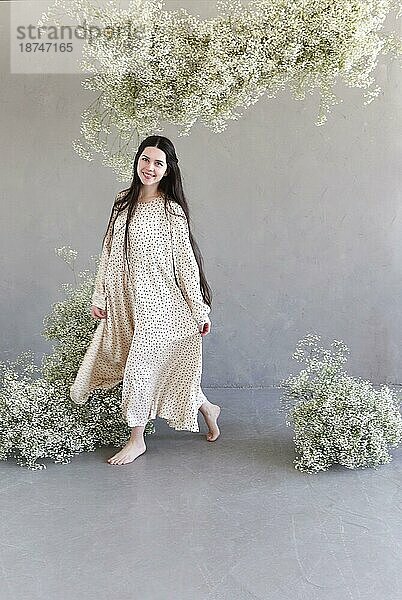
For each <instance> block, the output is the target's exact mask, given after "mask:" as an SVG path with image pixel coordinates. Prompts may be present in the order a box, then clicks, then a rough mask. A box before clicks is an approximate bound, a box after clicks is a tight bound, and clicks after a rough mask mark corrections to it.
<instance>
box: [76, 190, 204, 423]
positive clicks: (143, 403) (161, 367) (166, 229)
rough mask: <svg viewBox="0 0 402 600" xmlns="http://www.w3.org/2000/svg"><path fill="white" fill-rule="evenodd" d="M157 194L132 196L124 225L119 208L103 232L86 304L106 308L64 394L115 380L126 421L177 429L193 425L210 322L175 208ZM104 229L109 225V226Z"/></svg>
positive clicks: (82, 397) (80, 395)
mask: <svg viewBox="0 0 402 600" xmlns="http://www.w3.org/2000/svg"><path fill="white" fill-rule="evenodd" d="M170 211H171V212H173V213H174V214H169V207H168V211H167V214H166V212H165V206H164V199H163V198H161V197H158V198H155V199H153V200H150V201H146V202H139V203H138V206H137V209H136V211H135V212H134V215H133V216H132V219H131V221H130V224H129V246H128V256H129V263H130V273H129V272H128V269H127V265H126V262H125V260H124V250H123V245H124V231H125V224H126V216H127V212H126V211H124V212H123V213H121V214H120V215H118V217H117V218H116V221H115V225H114V231H113V236H112V234H111V231H110V230H109V231H108V233H107V236H106V239H105V243H104V246H103V250H102V255H101V259H100V264H99V269H98V272H97V275H96V279H95V289H94V293H93V296H92V304H94V305H95V306H98V307H100V308H104V309H106V311H107V316H106V319H102V320H101V321H100V323H99V325H98V326H97V328H96V330H95V333H94V335H93V338H92V340H91V343H90V345H89V347H88V349H87V351H86V353H85V356H84V358H83V360H82V363H81V365H80V368H79V370H78V373H77V375H76V378H75V381H74V383H73V384H72V386H71V388H70V396H71V398H72V400H73V401H74V402H76V403H77V404H83V403H84V402H86V401H87V400H88V398H89V395H90V393H91V392H92V391H93V390H94V389H97V388H104V389H110V388H112V387H114V386H115V385H117V384H118V383H120V382H121V381H123V389H122V414H123V417H124V418H125V420H126V422H127V424H128V425H129V426H130V427H134V426H136V425H146V423H147V422H148V420H149V419H155V418H156V417H157V416H159V417H162V418H164V419H166V420H167V423H168V425H169V426H170V427H173V428H174V429H178V430H182V429H185V430H188V431H199V427H198V421H197V414H198V409H199V407H200V406H201V404H202V403H203V402H204V401H205V400H206V397H205V395H204V393H203V392H202V389H201V374H202V336H201V333H200V329H202V326H203V324H204V323H210V320H209V317H208V313H209V312H210V307H209V306H208V305H206V304H205V303H204V301H203V298H202V294H201V290H200V280H199V270H198V264H197V261H196V259H195V256H194V252H193V249H192V247H191V243H190V239H189V230H188V223H187V219H186V216H185V214H184V211H183V209H182V208H181V206H180V205H179V204H177V203H175V202H171V203H170ZM110 229H111V228H110Z"/></svg>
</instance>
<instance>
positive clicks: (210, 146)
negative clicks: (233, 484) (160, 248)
mask: <svg viewBox="0 0 402 600" xmlns="http://www.w3.org/2000/svg"><path fill="white" fill-rule="evenodd" d="M165 6H166V8H178V7H180V6H184V7H186V8H187V9H188V10H189V11H191V12H192V13H194V14H199V15H200V16H201V17H207V16H213V15H214V14H215V3H214V2H201V1H198V2H196V1H194V2H190V1H184V0H181V1H180V2H178V1H177V2H166V4H165ZM9 10H10V9H9V5H7V4H4V3H1V4H0V23H1V37H0V39H1V41H0V43H1V54H0V56H1V59H0V60H1V74H0V77H1V81H0V84H1V85H0V103H1V112H0V120H1V124H0V125H1V132H2V140H3V143H2V146H1V182H2V185H1V195H2V219H1V225H2V229H1V236H0V244H1V252H0V257H1V258H0V260H1V263H0V264H1V273H2V277H1V292H2V295H1V358H2V359H6V358H15V357H16V356H17V354H19V353H20V352H21V351H23V350H26V349H33V350H34V351H35V353H36V356H37V358H38V360H39V359H40V357H41V355H42V354H43V353H44V352H47V351H49V348H50V347H49V345H48V343H47V342H46V340H44V339H43V338H42V337H41V331H42V319H43V317H44V315H45V314H47V313H48V312H49V309H50V305H51V303H53V302H55V301H57V300H59V299H61V298H62V296H63V293H62V290H61V287H60V286H61V284H62V283H63V282H67V281H69V282H72V281H73V278H72V274H71V272H70V271H69V270H68V267H67V266H66V265H65V263H64V262H63V261H61V260H60V259H59V258H57V257H56V256H55V253H54V249H55V248H58V247H61V246H63V245H67V244H71V246H72V247H74V248H76V249H77V250H78V251H79V265H78V266H79V269H80V270H81V269H84V268H87V267H89V266H90V265H91V262H90V260H89V258H90V256H91V255H95V254H97V253H98V252H99V251H100V244H101V240H102V238H103V234H104V230H105V227H106V223H107V219H108V216H109V211H110V207H111V204H112V201H113V198H114V194H115V193H116V192H117V191H118V190H119V189H122V188H123V187H124V184H121V183H120V182H117V181H116V179H115V176H114V174H113V172H112V171H111V170H110V169H108V168H105V167H103V166H102V165H101V163H100V160H96V161H94V162H93V163H88V162H86V161H83V160H82V159H80V158H79V157H78V156H77V155H76V154H75V153H74V151H73V150H72V148H71V140H72V139H74V138H76V137H78V135H79V127H80V120H81V118H80V115H81V111H82V110H83V108H84V107H86V106H87V104H89V102H90V99H91V95H90V93H89V92H87V91H86V90H84V89H83V88H82V87H81V85H80V80H81V78H80V76H77V75H68V74H67V75H63V74H59V75H57V74H56V75H54V74H53V75H52V74H42V75H41V74H35V75H29V74H27V75H23V74H20V75H15V74H10V66H9V52H8V49H9V29H10V27H9ZM396 26H398V27H399V31H400V29H401V27H400V23H399V24H398V23H397V25H396ZM396 26H395V27H396ZM377 74H378V82H379V84H380V85H381V86H382V88H383V94H382V95H381V96H380V97H379V98H377V99H376V100H375V101H374V102H372V103H371V104H370V105H369V106H363V97H362V92H360V91H359V90H350V89H342V88H341V86H339V87H338V88H337V90H336V91H337V93H338V94H340V95H341V97H342V98H343V99H344V101H343V103H342V104H340V105H338V106H336V107H334V108H333V113H332V115H331V116H330V117H329V120H328V122H327V124H325V125H323V126H322V127H317V126H315V125H314V120H315V117H316V112H317V106H318V95H314V96H309V98H308V99H307V100H306V101H304V102H300V101H295V100H292V98H291V96H290V93H288V92H283V93H281V94H279V95H278V97H277V98H276V99H268V98H262V99H261V100H260V101H259V102H258V103H257V104H256V105H255V106H254V107H252V108H251V109H249V110H247V111H245V113H244V116H243V118H242V119H240V120H238V121H233V122H231V123H230V124H229V125H228V128H227V130H226V131H225V132H223V133H221V134H214V133H212V132H211V131H210V130H208V129H206V128H204V127H202V126H201V125H197V126H195V127H194V128H193V131H192V133H191V135H190V136H187V137H178V135H177V132H176V130H175V128H173V127H168V128H167V129H166V130H165V132H164V134H165V135H168V136H169V137H171V139H172V140H173V142H174V143H175V145H176V149H177V153H178V156H179V159H180V164H181V166H182V173H183V180H184V185H185V191H186V193H187V195H188V201H189V205H190V211H191V215H192V223H193V231H194V234H195V237H196V239H197V241H198V243H199V246H200V248H201V250H202V252H203V255H204V265H205V270H206V274H207V277H208V280H209V282H210V284H211V287H212V289H213V293H214V305H213V309H212V312H211V320H212V331H211V334H210V335H209V336H207V337H205V338H204V374H203V383H204V385H205V386H211V387H215V386H216V387H221V386H222V387H224V386H229V387H231V386H233V387H237V386H246V387H247V386H250V387H259V386H271V385H273V384H275V383H278V382H279V380H280V379H281V378H282V377H286V375H287V374H288V373H289V371H290V372H296V370H297V368H298V367H297V363H295V362H294V361H293V360H291V358H290V357H291V353H292V352H293V350H294V347H295V344H296V342H297V340H298V339H300V338H301V337H303V336H304V335H305V334H306V333H307V332H308V331H312V330H315V331H317V332H318V333H320V334H322V336H323V339H324V342H325V343H327V342H330V341H331V340H332V339H334V338H335V339H343V340H344V341H345V343H346V344H347V345H348V346H349V348H350V350H351V357H350V360H349V362H348V365H347V366H348V368H349V370H350V372H352V373H353V374H355V375H359V376H362V377H365V378H369V379H371V380H372V381H373V383H376V384H379V383H383V382H385V383H401V382H402V347H401V331H402V305H401V299H402V270H401V258H402V235H401V232H402V209H401V180H400V173H401V123H402V119H401V97H402V94H401V82H402V75H401V70H400V67H398V64H397V63H396V62H394V63H392V62H391V61H390V60H389V59H388V58H386V57H381V58H380V61H379V66H378V71H377Z"/></svg>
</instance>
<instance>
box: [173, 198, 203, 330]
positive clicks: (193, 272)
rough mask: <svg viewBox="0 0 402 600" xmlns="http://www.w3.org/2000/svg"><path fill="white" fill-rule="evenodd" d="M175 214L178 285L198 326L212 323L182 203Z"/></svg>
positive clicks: (175, 252)
mask: <svg viewBox="0 0 402 600" xmlns="http://www.w3.org/2000/svg"><path fill="white" fill-rule="evenodd" d="M175 212H176V214H175V215H171V223H172V250H173V261H174V268H175V274H176V277H177V283H178V286H179V288H180V290H181V292H182V294H183V297H184V299H185V300H186V302H187V304H188V305H189V307H190V310H191V314H192V316H193V318H194V320H195V322H196V323H197V325H198V327H202V325H203V324H204V323H211V321H210V319H209V317H208V314H209V312H210V310H211V309H210V307H209V306H208V304H205V302H204V299H203V297H202V294H201V289H200V273H199V268H198V264H197V261H196V258H195V256H194V251H193V248H192V246H191V242H190V238H189V228H188V223H187V218H186V215H185V213H184V211H183V209H182V208H181V206H180V205H178V204H176V205H175Z"/></svg>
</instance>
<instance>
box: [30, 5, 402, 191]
mask: <svg viewBox="0 0 402 600" xmlns="http://www.w3.org/2000/svg"><path fill="white" fill-rule="evenodd" d="M216 9H217V16H216V17H214V18H211V19H206V20H202V19H199V18H197V17H195V16H193V15H191V14H189V13H188V12H187V11H186V10H185V9H181V10H180V11H168V10H164V9H163V2H160V1H159V0H131V1H130V2H129V5H128V8H127V9H121V8H120V7H119V5H118V3H117V2H116V0H110V1H109V2H107V3H106V4H105V5H104V6H101V7H100V6H99V5H98V4H97V3H96V2H95V1H94V0H93V1H91V0H56V1H55V2H54V4H53V5H52V6H51V7H49V9H48V11H47V12H46V13H44V14H43V15H42V18H41V20H40V21H39V23H38V25H40V26H41V25H43V24H44V23H47V22H52V23H54V24H56V25H61V24H62V22H61V20H62V18H63V16H69V17H72V18H73V19H74V20H77V23H79V24H80V26H81V27H83V28H84V30H86V31H89V28H90V27H91V26H93V25H94V24H96V26H97V27H98V28H99V31H100V32H101V34H100V35H97V36H88V37H87V38H86V41H85V44H84V46H83V59H82V61H81V68H82V69H83V70H85V71H86V72H89V73H92V74H91V76H89V77H87V78H85V79H84V80H83V81H82V85H83V86H84V88H86V89H88V90H90V91H92V92H95V93H96V94H97V96H96V98H95V99H94V101H93V102H92V103H91V104H90V105H89V106H88V107H87V108H86V109H85V110H84V111H83V113H82V125H81V134H82V138H81V139H76V140H74V141H73V146H74V148H75V150H76V151H77V153H78V154H79V155H80V156H81V157H82V158H85V159H87V160H93V158H94V153H100V154H102V155H103V164H105V165H107V166H110V167H111V168H112V169H113V170H114V171H115V172H116V174H117V178H118V179H119V180H120V181H126V180H131V177H132V157H133V154H134V152H135V149H136V147H137V146H138V143H139V140H140V138H142V137H144V136H146V135H149V134H151V133H155V132H157V131H162V127H163V124H164V123H170V124H174V125H177V126H178V127H179V135H188V134H189V132H190V129H191V127H192V126H193V125H194V124H195V123H196V122H197V121H199V122H201V123H203V124H204V125H205V126H206V127H209V128H210V129H211V130H213V131H214V132H217V133H219V132H221V131H223V130H224V129H225V128H226V127H227V123H228V121H229V120H236V119H238V118H239V117H240V116H241V115H242V113H241V112H239V109H246V108H248V107H249V106H251V105H253V104H255V103H256V102H257V101H258V100H259V98H261V97H262V96H263V95H266V96H268V97H269V98H274V97H275V96H276V94H277V93H278V91H279V90H283V89H286V88H289V90H290V91H291V93H292V96H293V98H295V99H300V100H302V99H304V98H305V96H306V93H308V94H313V93H314V91H315V90H317V91H318V93H319V94H320V103H319V109H318V115H317V119H316V121H315V123H316V125H322V124H323V123H325V121H326V120H327V115H328V113H329V112H330V109H331V106H333V105H334V104H336V103H338V102H342V100H341V99H340V98H338V97H337V96H336V95H335V93H334V91H333V88H334V85H335V84H336V83H337V82H338V81H340V82H342V83H343V84H345V85H346V86H349V87H352V88H356V87H359V88H364V89H365V90H366V91H365V94H364V98H365V101H364V104H366V105H367V104H369V103H370V102H371V101H372V100H373V99H374V98H375V97H376V96H378V94H379V93H380V91H381V89H380V88H379V86H377V85H376V82H375V78H374V76H373V72H374V70H375V68H376V66H377V61H378V58H379V55H380V54H381V53H382V54H387V53H389V54H390V55H391V56H392V57H399V56H400V55H401V54H402V40H401V38H400V37H399V36H398V35H396V34H395V32H391V33H388V34H385V33H381V30H382V29H383V26H384V23H385V21H386V19H387V17H388V16H389V15H390V13H392V12H395V16H396V18H398V17H400V15H401V14H402V4H401V2H400V0H251V1H250V2H249V3H248V4H246V5H243V4H242V3H241V2H239V1H238V0H226V1H224V0H218V2H217V3H216Z"/></svg>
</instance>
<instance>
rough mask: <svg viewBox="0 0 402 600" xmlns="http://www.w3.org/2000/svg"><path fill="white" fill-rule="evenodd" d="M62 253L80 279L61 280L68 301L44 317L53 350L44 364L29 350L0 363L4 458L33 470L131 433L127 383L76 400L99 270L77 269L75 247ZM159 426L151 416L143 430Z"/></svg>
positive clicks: (0, 455)
mask: <svg viewBox="0 0 402 600" xmlns="http://www.w3.org/2000/svg"><path fill="white" fill-rule="evenodd" d="M56 254H57V255H58V256H60V257H61V258H63V259H64V260H65V261H66V262H67V264H69V266H70V268H72V270H73V271H74V279H75V281H76V282H77V284H76V287H73V286H71V285H69V284H64V285H63V286H62V287H63V289H64V292H65V294H66V298H65V300H63V301H61V302H56V303H54V304H53V306H52V312H51V313H50V314H49V315H46V316H45V318H44V321H43V322H44V326H45V327H44V330H43V332H42V335H43V336H44V337H45V338H47V339H48V340H51V341H52V342H53V348H52V353H51V354H49V355H44V357H43V358H42V365H41V367H38V366H36V365H35V364H34V363H33V353H32V352H31V351H27V352H23V353H22V354H20V356H19V357H17V359H16V360H14V361H6V362H4V361H0V423H1V428H0V460H6V459H7V458H8V457H9V456H13V457H15V459H16V461H17V463H18V464H19V465H21V466H26V467H28V468H29V469H33V470H35V469H45V468H46V465H45V464H44V463H43V462H42V463H41V462H39V459H50V460H52V461H53V462H55V463H68V462H70V458H71V457H72V456H74V455H75V454H78V453H80V452H90V451H93V450H96V448H98V447H103V446H108V445H112V446H122V445H124V444H125V443H126V441H127V439H128V437H129V435H130V431H131V428H130V427H128V425H127V424H126V422H125V421H124V419H123V416H122V414H121V408H120V406H121V391H122V384H119V385H118V386H116V387H114V388H113V389H111V390H102V389H100V390H95V391H94V392H93V393H92V394H91V396H90V398H89V400H88V401H87V402H86V404H84V405H76V404H75V403H74V402H73V401H72V400H71V398H70V395H69V387H70V385H71V384H72V382H73V381H74V379H75V375H76V373H77V370H78V366H79V364H80V363H81V360H82V358H83V356H84V354H85V352H86V349H87V348H88V345H89V343H90V341H91V339H92V336H93V333H94V331H95V329H96V327H97V324H98V322H97V321H96V320H95V319H93V318H92V317H91V315H90V305H91V295H92V292H93V285H94V277H95V274H94V272H91V271H90V270H86V271H82V272H81V273H78V275H77V274H76V273H75V269H74V261H75V259H76V257H77V253H76V252H75V251H74V250H72V249H71V248H70V247H63V248H59V249H57V250H56ZM97 259H98V260H99V257H97ZM97 266H98V265H96V269H97ZM95 272H96V270H95ZM154 432H155V428H154V425H153V422H152V421H149V422H148V423H147V425H146V428H145V432H144V433H145V435H149V434H151V433H154Z"/></svg>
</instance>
